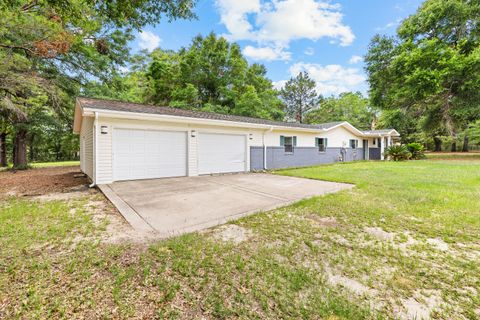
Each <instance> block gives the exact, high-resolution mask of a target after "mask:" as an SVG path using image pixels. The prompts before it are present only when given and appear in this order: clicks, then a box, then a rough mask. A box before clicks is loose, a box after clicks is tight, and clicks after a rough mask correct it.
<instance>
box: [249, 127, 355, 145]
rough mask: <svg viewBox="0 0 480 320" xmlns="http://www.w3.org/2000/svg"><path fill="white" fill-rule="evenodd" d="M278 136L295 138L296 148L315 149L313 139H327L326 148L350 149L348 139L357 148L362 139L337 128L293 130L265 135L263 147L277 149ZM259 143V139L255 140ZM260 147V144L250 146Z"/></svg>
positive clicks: (271, 132)
mask: <svg viewBox="0 0 480 320" xmlns="http://www.w3.org/2000/svg"><path fill="white" fill-rule="evenodd" d="M280 136H296V137H297V147H315V138H327V139H328V146H329V147H333V148H342V147H344V148H350V139H357V140H358V146H359V147H360V146H361V145H362V140H363V137H360V136H357V135H355V134H354V133H352V132H350V131H348V130H347V129H345V128H343V127H337V128H335V129H332V130H330V131H327V132H318V133H315V132H301V131H294V130H274V131H267V132H266V133H265V145H266V146H268V147H279V146H280ZM257 141H259V142H261V139H257ZM252 145H255V146H261V145H262V144H252Z"/></svg>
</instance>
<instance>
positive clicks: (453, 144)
mask: <svg viewBox="0 0 480 320" xmlns="http://www.w3.org/2000/svg"><path fill="white" fill-rule="evenodd" d="M450 151H451V152H457V142H456V141H453V142H452V147H451V149H450Z"/></svg>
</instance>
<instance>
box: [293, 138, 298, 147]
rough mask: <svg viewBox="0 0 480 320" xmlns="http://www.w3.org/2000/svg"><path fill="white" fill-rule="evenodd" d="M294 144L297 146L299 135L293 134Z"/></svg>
mask: <svg viewBox="0 0 480 320" xmlns="http://www.w3.org/2000/svg"><path fill="white" fill-rule="evenodd" d="M293 146H294V147H296V146H297V136H293Z"/></svg>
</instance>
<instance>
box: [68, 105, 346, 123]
mask: <svg viewBox="0 0 480 320" xmlns="http://www.w3.org/2000/svg"><path fill="white" fill-rule="evenodd" d="M77 103H78V104H79V105H80V107H82V108H90V109H96V110H107V111H121V112H134V113H145V114H157V115H169V116H177V117H186V118H197V119H209V120H222V121H232V122H245V123H253V124H263V125H271V126H281V127H292V128H306V129H319V130H322V129H329V128H332V127H334V126H337V125H339V124H341V123H343V122H344V121H337V122H329V123H321V124H304V123H296V122H282V121H272V120H267V119H260V118H250V117H242V116H235V115H230V114H220V113H213V112H204V111H196V110H186V109H180V108H172V107H163V106H154V105H148V104H139V103H131V102H123V101H116V100H105V99H96V98H87V97H79V98H77Z"/></svg>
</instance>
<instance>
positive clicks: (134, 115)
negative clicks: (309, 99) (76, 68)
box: [82, 107, 325, 132]
mask: <svg viewBox="0 0 480 320" xmlns="http://www.w3.org/2000/svg"><path fill="white" fill-rule="evenodd" d="M82 109H83V116H86V117H93V116H94V112H98V113H99V116H100V117H102V116H103V117H115V118H123V119H135V120H162V121H166V122H177V123H178V122H180V123H195V124H205V123H208V124H210V125H217V126H229V127H231V126H234V127H239V128H252V129H262V130H275V129H276V130H290V131H303V132H324V131H325V129H316V128H301V127H290V126H279V125H271V124H260V123H249V122H238V121H229V120H218V119H204V118H194V117H185V116H173V115H165V114H153V113H141V112H131V111H117V110H107V109H102V108H92V107H83V108H82Z"/></svg>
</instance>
